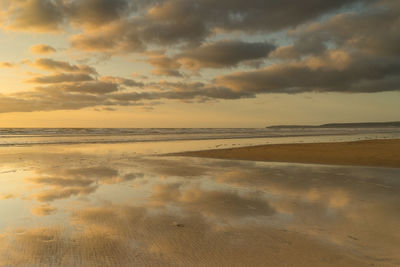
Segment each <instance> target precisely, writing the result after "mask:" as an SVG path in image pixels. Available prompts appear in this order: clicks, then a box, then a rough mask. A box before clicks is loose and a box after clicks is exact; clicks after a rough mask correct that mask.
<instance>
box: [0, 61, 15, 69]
mask: <svg viewBox="0 0 400 267" xmlns="http://www.w3.org/2000/svg"><path fill="white" fill-rule="evenodd" d="M14 66H15V64H13V63H11V62H4V61H3V62H0V68H13V67H14Z"/></svg>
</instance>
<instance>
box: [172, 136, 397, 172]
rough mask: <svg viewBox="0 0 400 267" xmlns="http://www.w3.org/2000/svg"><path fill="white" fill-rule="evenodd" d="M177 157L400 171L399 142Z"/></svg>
mask: <svg viewBox="0 0 400 267" xmlns="http://www.w3.org/2000/svg"><path fill="white" fill-rule="evenodd" d="M174 155H178V156H192V157H203V158H216V159H238V160H254V161H270V162H295V163H315V164H331V165H353V166H374V167H389V168H400V139H392V140H367V141H355V142H343V143H308V144H281V145H261V146H251V147H240V148H229V149H214V150H204V151H193V152H183V153H177V154H174Z"/></svg>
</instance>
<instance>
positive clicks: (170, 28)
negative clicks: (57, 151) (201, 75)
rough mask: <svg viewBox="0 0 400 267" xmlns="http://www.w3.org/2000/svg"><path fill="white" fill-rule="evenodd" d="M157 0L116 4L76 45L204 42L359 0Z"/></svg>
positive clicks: (272, 27) (110, 47)
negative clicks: (121, 8)
mask: <svg viewBox="0 0 400 267" xmlns="http://www.w3.org/2000/svg"><path fill="white" fill-rule="evenodd" d="M117 2H120V1H117ZM154 2H156V4H154V3H152V2H150V4H148V5H144V6H143V5H142V6H140V7H139V8H136V9H132V10H135V16H130V17H129V16H121V15H118V14H119V13H118V12H116V11H115V9H111V11H110V12H109V14H110V17H111V18H113V19H111V20H110V23H109V24H107V25H104V23H103V21H100V22H97V26H99V27H100V28H101V29H99V30H95V29H94V28H92V29H91V30H90V31H87V32H84V33H82V34H79V35H76V36H74V37H73V38H72V39H71V45H72V46H73V47H74V48H77V49H83V50H87V51H100V52H111V53H126V52H141V51H143V50H145V49H146V47H147V46H149V45H150V44H156V45H176V44H181V43H186V44H191V45H199V44H201V43H202V42H203V41H204V40H206V39H207V38H208V37H210V36H212V35H214V34H215V32H217V31H226V32H232V31H240V32H244V33H250V34H253V33H256V32H273V31H279V30H282V29H285V28H288V27H296V26H298V25H300V24H303V23H306V22H309V21H311V20H312V19H315V18H318V17H319V16H321V15H323V14H326V13H329V12H332V11H334V10H337V9H339V8H341V7H343V6H346V5H351V4H354V3H356V2H358V0H339V1H334V2H333V1H330V2H327V1H325V2H321V1H317V0H307V1H303V2H302V6H301V7H299V6H298V5H297V2H296V1H293V0H285V1H283V2H282V1H280V2H279V3H276V2H275V1H261V0H253V1H251V2H250V3H248V2H243V1H241V0H234V1H231V0H229V1H228V0H224V1H218V3H216V2H212V1H204V0H203V1H199V0H165V1H154ZM367 2H369V1H367ZM122 5H123V4H122ZM99 13H100V14H102V12H99ZM115 18H118V20H116V19H115Z"/></svg>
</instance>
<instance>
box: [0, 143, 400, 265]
mask: <svg viewBox="0 0 400 267" xmlns="http://www.w3.org/2000/svg"><path fill="white" fill-rule="evenodd" d="M24 138H25V137H24ZM53 139H54V138H53ZM53 139H52V140H53ZM314 139H317V138H314ZM222 141H223V140H189V141H166V142H163V141H158V142H137V143H114V144H109V143H102V144H90V143H88V144H74V145H66V144H55V145H54V144H52V145H47V144H46V145H29V146H13V147H3V148H2V149H1V150H0V218H2V219H1V220H0V266H85V267H86V266H134V265H139V266H265V265H268V266H368V265H377V266H398V265H399V264H400V257H399V255H398V244H399V242H400V235H399V234H398V231H397V228H398V222H399V220H400V212H399V210H398V208H397V207H398V206H399V205H400V197H399V191H400V183H399V179H398V177H400V169H398V168H386V167H385V166H384V167H382V166H379V167H368V168H366V167H364V166H343V165H332V164H328V165H323V164H301V163H291V162H280V163H279V162H261V161H255V160H260V155H259V156H258V158H256V157H255V156H254V153H253V152H252V150H253V149H254V150H260V149H261V150H263V149H265V148H268V147H273V148H274V149H275V150H274V151H275V153H276V151H278V148H279V149H281V148H282V147H286V150H282V149H281V151H286V152H285V153H288V152H289V151H291V149H289V148H292V147H299V149H300V148H302V147H304V146H305V147H308V146H309V144H280V145H266V146H264V145H263V146H255V147H254V146H253V147H239V148H232V149H228V150H226V149H222V150H214V151H211V152H210V151H208V152H200V153H215V152H218V151H220V152H221V151H222V152H224V153H227V151H233V152H235V153H236V154H235V153H233V152H232V153H231V154H230V155H231V156H232V155H233V156H236V157H237V158H238V157H239V156H240V157H241V159H246V160H237V159H235V157H232V158H231V159H213V158H200V157H187V156H181V155H185V153H178V154H172V153H176V152H177V151H187V150H204V149H207V148H209V147H226V146H230V147H232V146H234V145H236V146H244V145H246V144H248V143H249V142H250V143H253V144H254V143H255V144H261V143H262V139H261V140H258V141H256V140H253V141H251V140H243V139H237V140H229V141H225V143H223V142H222ZM18 142H20V141H18ZM221 143H223V144H225V145H226V146H221V145H220V144H221ZM370 144H374V146H375V147H376V148H379V149H381V150H382V149H383V148H384V147H389V148H387V153H386V154H383V156H382V158H380V159H381V160H384V159H385V157H388V155H389V152H390V151H392V153H394V155H395V156H394V157H396V153H397V152H396V151H399V150H396V149H395V148H396V146H398V141H396V140H371V141H363V142H354V143H353V142H350V143H329V144H324V143H315V144H312V147H313V148H315V147H318V148H321V147H330V149H333V147H336V148H338V146H339V148H340V149H341V150H342V151H346V150H344V149H343V148H342V147H347V146H350V147H352V151H353V153H355V152H357V153H358V154H357V153H355V154H357V155H359V154H360V153H361V149H360V147H365V146H367V145H370ZM354 147H356V148H357V149H355V148H354ZM390 148H392V150H390ZM369 149H371V147H369ZM303 150H304V149H303ZM309 150H311V148H310V149H309ZM366 150H368V149H366ZM381 150H377V151H375V152H376V153H378V152H379V151H381ZM241 151H250V152H249V153H247V154H246V153H242V152H241ZM326 151H329V150H327V149H326ZM196 153H199V152H191V155H193V156H194V155H195V154H196ZM252 153H253V156H252V157H250V156H251V155H252ZM307 153H308V152H307ZM307 153H306V152H304V151H303V154H302V155H303V157H304V158H306V157H305V156H304V155H306V154H307ZM364 153H368V152H364ZM379 153H380V152H379ZM166 154H167V155H168V156H166ZM355 154H353V155H355ZM380 154H381V153H380ZM178 155H179V156H178ZM281 155H285V154H284V153H282V154H281ZM202 156H205V155H202ZM214 156H215V155H214ZM244 157H245V158H244ZM271 157H272V156H271ZM233 159H235V160H233ZM278 159H279V160H278ZM283 159H284V158H283V156H281V157H280V158H272V160H273V161H284V160H283ZM285 159H286V161H289V160H293V161H294V162H296V159H295V158H287V157H286V158H285ZM324 160H325V159H324ZM330 163H332V162H330ZM376 163H377V162H374V164H376ZM324 164H327V162H325V161H324ZM358 165H361V164H360V163H358ZM390 166H391V165H390Z"/></svg>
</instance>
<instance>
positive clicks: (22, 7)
mask: <svg viewBox="0 0 400 267" xmlns="http://www.w3.org/2000/svg"><path fill="white" fill-rule="evenodd" d="M8 2H9V4H8V5H7V6H6V7H7V10H6V12H5V15H6V16H7V19H8V20H7V21H6V22H5V24H6V29H8V30H15V31H24V32H32V31H34V32H57V31H61V26H62V24H63V23H64V19H65V14H64V11H63V8H62V2H61V1H59V0H56V1H51V0H22V1H8Z"/></svg>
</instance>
